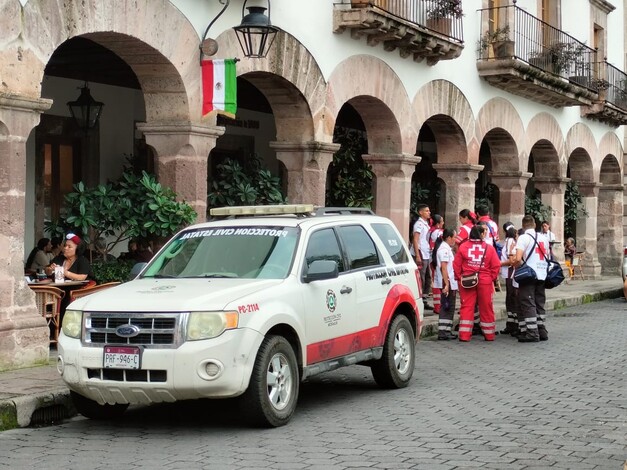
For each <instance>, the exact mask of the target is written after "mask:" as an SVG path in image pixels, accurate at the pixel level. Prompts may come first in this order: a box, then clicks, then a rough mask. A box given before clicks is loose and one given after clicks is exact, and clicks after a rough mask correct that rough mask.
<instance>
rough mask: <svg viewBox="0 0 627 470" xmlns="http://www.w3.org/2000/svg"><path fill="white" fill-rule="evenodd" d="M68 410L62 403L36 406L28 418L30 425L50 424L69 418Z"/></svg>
mask: <svg viewBox="0 0 627 470" xmlns="http://www.w3.org/2000/svg"><path fill="white" fill-rule="evenodd" d="M69 417H70V415H69V413H68V410H67V408H66V407H65V406H63V405H50V406H46V407H44V408H38V409H36V410H35V411H34V412H33V415H32V416H31V418H30V425H31V426H50V425H51V424H57V423H59V422H61V421H63V420H64V419H67V418H69Z"/></svg>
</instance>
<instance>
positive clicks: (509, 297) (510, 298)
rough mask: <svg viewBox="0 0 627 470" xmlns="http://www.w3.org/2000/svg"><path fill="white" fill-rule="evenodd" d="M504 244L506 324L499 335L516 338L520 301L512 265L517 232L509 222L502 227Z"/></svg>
mask: <svg viewBox="0 0 627 470" xmlns="http://www.w3.org/2000/svg"><path fill="white" fill-rule="evenodd" d="M503 231H504V232H505V243H504V244H503V251H502V252H501V266H502V268H501V276H502V277H503V279H505V309H506V310H507V322H506V323H505V329H503V330H501V334H504V335H507V334H509V335H512V336H518V317H519V315H520V301H519V299H518V283H517V282H516V281H515V280H514V265H513V262H514V260H515V259H516V239H517V238H518V230H516V228H515V227H514V225H513V224H512V223H511V222H506V223H505V224H504V225H503Z"/></svg>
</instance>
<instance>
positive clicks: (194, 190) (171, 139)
mask: <svg viewBox="0 0 627 470" xmlns="http://www.w3.org/2000/svg"><path fill="white" fill-rule="evenodd" d="M137 128H138V129H139V130H140V131H141V132H143V133H144V135H145V136H146V143H147V144H148V145H150V146H151V147H152V148H153V149H154V150H155V153H156V157H157V158H156V161H155V168H156V174H157V179H158V180H159V182H160V183H161V184H162V185H163V186H167V187H169V188H171V189H172V190H173V191H174V192H175V193H176V195H177V197H178V199H179V200H182V201H185V202H187V203H188V204H189V205H191V206H192V207H193V208H194V210H195V211H196V212H197V213H198V219H197V221H198V222H204V221H205V220H206V218H207V160H208V158H209V152H210V151H211V149H213V148H214V147H215V146H216V140H217V139H218V137H220V136H221V135H222V134H224V127H218V126H207V125H199V124H195V123H191V122H185V121H182V122H148V123H141V124H138V126H137Z"/></svg>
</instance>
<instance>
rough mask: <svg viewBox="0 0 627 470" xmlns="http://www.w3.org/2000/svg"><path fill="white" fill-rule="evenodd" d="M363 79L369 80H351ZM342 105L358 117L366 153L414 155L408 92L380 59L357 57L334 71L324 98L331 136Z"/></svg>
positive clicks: (351, 58) (414, 136) (326, 123)
mask: <svg viewBox="0 0 627 470" xmlns="http://www.w3.org/2000/svg"><path fill="white" fill-rule="evenodd" d="M366 76H367V77H368V80H353V79H351V77H366ZM344 103H350V104H351V105H352V106H353V107H354V108H355V109H356V110H357V111H358V112H359V114H360V115H361V117H362V120H363V121H364V124H365V126H366V130H367V133H368V152H369V153H391V154H400V153H406V154H409V155H414V153H415V151H416V139H417V132H416V129H415V127H414V125H413V123H414V117H413V113H412V109H411V106H410V104H409V97H408V96H407V91H406V90H405V87H404V86H403V83H402V82H401V80H400V79H399V77H398V76H397V75H396V73H395V72H394V71H393V70H392V69H391V68H390V66H389V65H387V64H386V63H385V62H383V61H382V60H381V59H378V58H376V57H373V56H370V55H356V56H352V57H350V58H348V59H346V60H344V61H343V62H342V63H340V64H339V65H338V66H337V67H336V68H335V70H333V73H332V74H331V76H330V77H329V84H328V90H327V96H326V119H325V122H324V125H325V127H326V129H327V130H326V131H327V132H330V133H331V134H333V127H334V126H335V120H336V119H337V116H338V113H339V112H340V109H341V108H342V106H343V105H344ZM401 123H402V124H401ZM401 126H402V127H401Z"/></svg>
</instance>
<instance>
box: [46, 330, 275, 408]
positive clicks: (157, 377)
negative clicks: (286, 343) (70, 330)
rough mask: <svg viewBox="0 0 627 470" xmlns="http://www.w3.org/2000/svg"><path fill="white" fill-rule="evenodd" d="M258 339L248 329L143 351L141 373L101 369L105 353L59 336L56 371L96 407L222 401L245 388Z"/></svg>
mask: <svg viewBox="0 0 627 470" xmlns="http://www.w3.org/2000/svg"><path fill="white" fill-rule="evenodd" d="M262 340H263V335H261V334H260V333H259V332H257V331H254V330H251V329H249V328H238V329H234V330H227V331H225V332H224V333H222V334H221V335H220V336H218V337H217V338H212V339H209V340H203V341H187V342H185V343H183V344H182V345H181V346H180V347H178V348H175V349H161V348H149V347H146V348H145V349H143V351H142V355H141V367H140V369H139V370H132V369H105V368H104V366H103V364H104V358H103V356H104V353H103V351H104V348H103V347H85V346H84V345H82V343H81V341H80V340H78V339H73V338H68V337H66V336H63V335H62V336H61V338H60V340H59V354H58V369H59V372H60V373H61V376H62V378H63V380H64V381H65V383H66V384H67V385H68V387H69V388H70V389H72V390H74V391H75V392H77V393H79V394H80V395H83V396H85V397H87V398H89V399H91V400H94V401H96V402H98V403H100V404H105V403H108V404H115V403H129V404H150V403H160V402H174V401H177V400H189V399H197V398H225V397H232V396H237V395H240V394H242V393H243V392H244V391H245V390H246V388H247V387H248V382H249V380H250V375H251V372H252V368H253V366H254V363H255V359H256V355H257V351H258V349H259V346H260V345H261V341H262Z"/></svg>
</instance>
